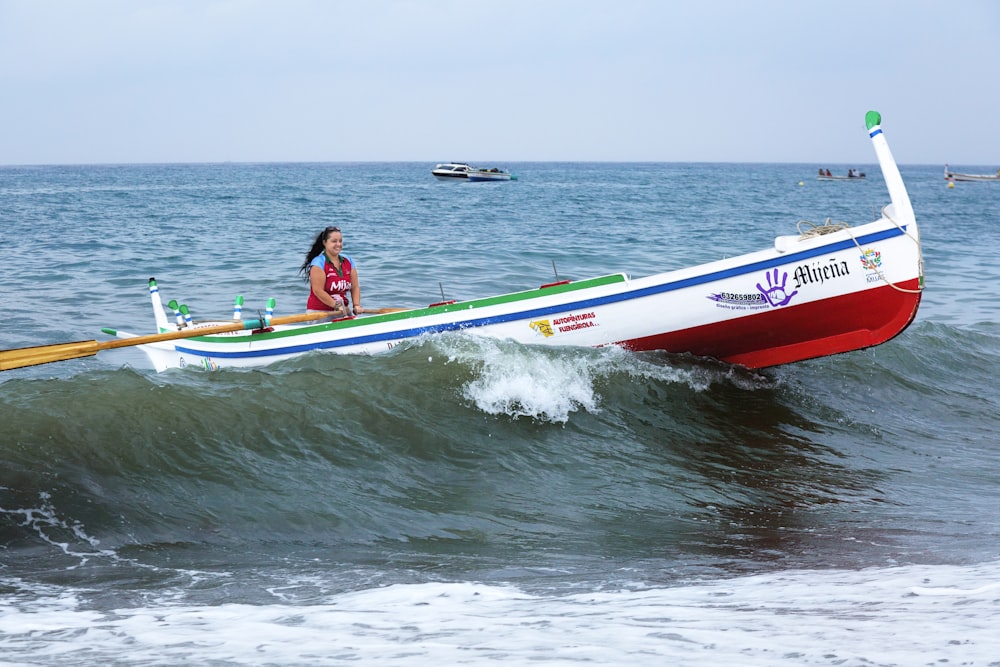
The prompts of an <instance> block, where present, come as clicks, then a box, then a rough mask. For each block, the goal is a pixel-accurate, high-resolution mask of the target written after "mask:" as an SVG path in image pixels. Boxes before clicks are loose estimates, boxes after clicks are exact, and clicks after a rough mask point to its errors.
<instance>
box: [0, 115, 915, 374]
mask: <svg viewBox="0 0 1000 667" xmlns="http://www.w3.org/2000/svg"><path fill="white" fill-rule="evenodd" d="M880 123H881V117H880V116H879V114H878V113H877V112H874V111H870V112H868V115H867V116H866V124H867V126H868V131H869V135H870V137H871V141H872V144H873V146H874V149H875V153H876V155H877V156H878V161H879V165H880V166H881V169H882V174H883V176H884V179H885V182H886V185H887V188H888V191H889V198H890V201H891V203H890V204H888V205H887V206H886V207H885V208H884V209H883V211H882V215H881V217H880V218H879V219H877V220H875V221H873V222H868V223H865V224H859V225H857V226H848V225H846V224H842V225H826V226H821V227H818V228H817V227H814V228H812V229H811V230H807V231H806V232H805V233H799V234H794V235H788V236H779V237H778V238H776V239H775V241H774V243H773V245H771V246H770V247H768V248H765V249H763V250H760V251H758V252H754V253H750V254H747V255H742V256H738V257H732V258H729V259H722V260H718V261H715V262H711V263H708V264H703V265H700V266H694V267H690V268H685V269H680V270H676V271H669V272H666V273H659V274H656V275H652V276H647V277H643V278H634V279H633V278H630V277H629V276H627V275H626V274H624V273H615V274H611V275H605V276H599V277H594V278H589V279H586V280H578V281H572V282H570V281H559V282H555V283H552V284H549V285H542V286H541V287H539V288H537V289H531V290H527V291H522V292H515V293H512V294H503V295H499V296H493V297H488V298H482V299H474V300H471V301H460V302H446V303H441V304H435V305H431V306H428V307H426V308H416V309H413V310H406V311H402V312H390V313H385V314H378V315H374V316H367V315H366V316H361V317H352V318H345V319H341V320H336V321H332V322H331V321H324V322H319V323H317V322H315V321H312V322H309V323H304V324H303V323H302V322H301V320H302V319H306V318H308V317H309V316H308V315H297V316H286V317H284V318H282V317H275V318H264V321H258V320H251V321H247V322H238V323H234V322H233V321H232V320H230V321H228V322H225V321H222V322H214V323H203V324H194V325H185V323H184V322H183V318H178V322H170V321H168V318H167V315H166V313H165V311H164V308H163V306H162V304H161V302H160V295H159V289H158V287H157V285H156V282H155V281H154V280H152V279H151V280H150V298H151V300H152V303H153V310H154V315H155V318H156V324H157V327H158V329H159V332H160V333H159V334H152V335H147V336H143V337H138V338H136V337H135V336H136V335H135V334H132V333H128V332H125V331H117V330H113V329H105V332H106V333H109V334H111V335H114V336H117V337H118V340H113V341H108V342H104V343H97V342H96V341H89V342H82V343H69V344H65V345H64V346H62V347H65V353H62V352H61V351H60V350H56V349H55V348H59V347H60V346H43V347H41V348H27V349H26V350H21V351H17V350H15V351H7V352H0V370H2V369H4V368H11V367H18V366H24V365H31V364H33V363H45V362H48V361H58V360H60V359H63V358H73V357H79V356H86V355H89V354H95V353H96V351H97V350H98V349H105V348H107V347H121V346H125V345H140V343H141V345H140V347H139V349H141V350H142V351H143V352H145V353H146V355H147V356H148V357H149V359H150V360H151V362H152V364H153V366H154V367H155V368H156V370H158V371H163V370H166V369H169V368H182V367H186V366H194V367H200V368H209V369H215V368H225V367H247V366H260V365H264V364H270V363H273V362H276V361H280V360H283V359H289V358H292V357H296V356H299V355H302V354H307V353H314V352H324V351H325V352H336V353H344V354H375V353H379V352H385V351H387V350H390V349H392V348H393V347H395V346H396V345H399V344H402V343H406V342H408V341H413V340H415V339H418V338H420V337H422V336H429V335H435V334H439V333H442V332H466V333H468V334H470V335H480V336H492V337H497V338H506V339H512V340H515V341H518V342H520V343H523V344H528V345H559V346H605V345H619V346H622V347H624V348H626V349H629V350H635V351H643V350H664V351H668V352H677V353H690V354H694V355H699V356H705V357H714V358H716V359H720V360H722V361H726V362H730V363H734V364H742V365H744V366H747V367H750V368H761V367H767V366H775V365H778V364H786V363H790V362H795V361H801V360H803V359H810V358H814V357H822V356H825V355H831V354H837V353H841V352H848V351H851V350H858V349H862V348H867V347H871V346H873V345H878V344H880V343H884V342H885V341H887V340H889V339H891V338H893V337H894V336H896V335H897V334H899V333H900V332H901V331H903V330H904V329H905V328H906V327H907V325H909V323H910V322H911V321H912V320H913V318H914V317H915V315H916V313H917V307H918V305H919V303H920V298H921V293H922V290H923V261H922V258H921V247H920V235H919V232H918V230H917V223H916V219H915V217H914V214H913V208H912V206H911V204H910V199H909V196H908V194H907V192H906V188H905V186H904V184H903V180H902V178H901V177H900V174H899V170H898V168H897V166H896V163H895V161H894V160H893V157H892V154H891V152H890V150H889V146H888V144H887V143H886V140H885V136H884V135H883V133H882V128H881V124H880ZM800 231H801V230H800ZM312 317H315V316H312ZM18 352H20V354H19V355H18V354H14V353H18ZM4 355H9V356H7V357H5V356H4Z"/></svg>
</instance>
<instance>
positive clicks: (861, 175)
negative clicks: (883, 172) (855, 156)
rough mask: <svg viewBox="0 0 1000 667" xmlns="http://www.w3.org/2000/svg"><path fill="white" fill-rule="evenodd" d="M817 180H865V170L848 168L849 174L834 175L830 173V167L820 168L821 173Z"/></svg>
mask: <svg viewBox="0 0 1000 667" xmlns="http://www.w3.org/2000/svg"><path fill="white" fill-rule="evenodd" d="M816 180H817V181H863V180H865V172H863V171H858V170H857V169H848V170H847V176H834V175H833V174H831V173H830V170H829V169H820V170H819V174H818V175H817V176H816Z"/></svg>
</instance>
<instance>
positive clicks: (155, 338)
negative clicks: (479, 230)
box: [0, 308, 406, 371]
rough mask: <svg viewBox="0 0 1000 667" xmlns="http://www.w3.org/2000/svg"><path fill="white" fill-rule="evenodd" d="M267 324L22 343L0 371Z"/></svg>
mask: <svg viewBox="0 0 1000 667" xmlns="http://www.w3.org/2000/svg"><path fill="white" fill-rule="evenodd" d="M401 310H406V309H405V308H381V309H378V310H376V311H368V312H371V313H374V314H381V313H395V312H399V311H401ZM327 317H329V315H327V314H324V313H300V314H298V315H285V316H283V317H272V318H271V319H270V320H269V321H268V322H267V324H269V325H278V324H293V323H295V322H311V321H315V320H322V319H326V318H327ZM262 326H264V324H263V323H261V321H260V320H243V321H240V322H232V323H228V322H227V323H225V324H213V325H208V326H198V327H191V328H190V329H181V330H180V331H168V332H166V333H158V334H148V335H145V336H132V337H131V338H116V339H115V340H108V341H103V342H98V341H96V340H83V341H77V342H74V343H59V344H56V345H38V346H36V347H22V348H18V349H16V350H2V351H0V371H7V370H11V369H13V368H24V367H26V366H38V365H41V364H48V363H51V362H53V361H67V360H69V359H79V358H81V357H92V356H94V355H95V354H97V353H98V352H100V351H101V350H110V349H112V348H118V347H131V346H134V345H146V344H147V343H160V342H164V341H168V340H177V339H180V338H194V337H195V336H208V335H210V334H219V333H227V332H230V331H243V330H244V329H258V328H260V327H262Z"/></svg>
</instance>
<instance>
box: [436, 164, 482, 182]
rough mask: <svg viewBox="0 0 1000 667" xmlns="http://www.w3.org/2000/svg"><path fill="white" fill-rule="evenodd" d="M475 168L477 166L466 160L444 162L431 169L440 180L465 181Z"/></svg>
mask: <svg viewBox="0 0 1000 667" xmlns="http://www.w3.org/2000/svg"><path fill="white" fill-rule="evenodd" d="M473 169H475V167H473V166H471V165H468V164H466V163H464V162H442V163H441V164H439V165H437V166H435V167H434V168H433V169H431V173H432V174H434V177H435V178H437V179H438V180H439V181H465V180H467V179H468V177H469V172H470V171H472V170H473Z"/></svg>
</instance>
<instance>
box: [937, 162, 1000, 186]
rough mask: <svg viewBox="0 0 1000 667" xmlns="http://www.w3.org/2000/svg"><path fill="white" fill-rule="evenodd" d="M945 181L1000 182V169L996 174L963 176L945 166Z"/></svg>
mask: <svg viewBox="0 0 1000 667" xmlns="http://www.w3.org/2000/svg"><path fill="white" fill-rule="evenodd" d="M944 180H946V181H970V182H972V181H1000V169H997V173H995V174H962V173H959V172H957V171H951V170H950V169H948V165H947V164H946V165H945V166H944Z"/></svg>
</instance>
